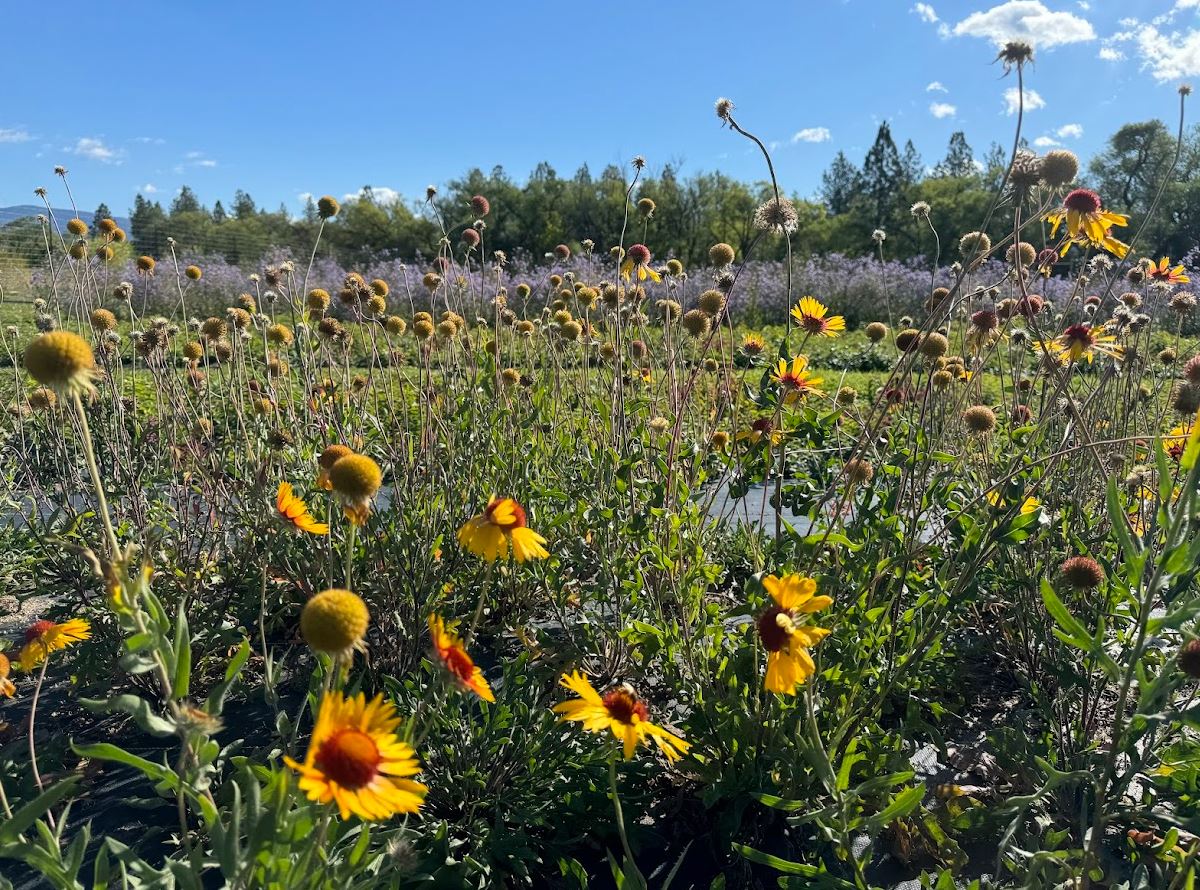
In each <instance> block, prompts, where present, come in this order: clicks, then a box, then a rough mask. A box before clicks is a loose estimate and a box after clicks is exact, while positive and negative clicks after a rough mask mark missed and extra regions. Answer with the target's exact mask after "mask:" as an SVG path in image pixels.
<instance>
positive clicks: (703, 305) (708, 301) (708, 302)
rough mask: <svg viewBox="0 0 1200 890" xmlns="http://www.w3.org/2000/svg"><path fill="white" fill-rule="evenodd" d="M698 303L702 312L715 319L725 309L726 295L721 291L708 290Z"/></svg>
mask: <svg viewBox="0 0 1200 890" xmlns="http://www.w3.org/2000/svg"><path fill="white" fill-rule="evenodd" d="M697 302H698V305H699V307H700V310H701V311H702V312H707V313H708V314H709V315H711V316H714V317H715V316H717V315H720V314H721V310H723V309H724V308H725V295H724V294H723V293H721V292H720V291H719V290H706V291H705V292H704V293H702V294H701V295H700V299H699V300H698V301H697Z"/></svg>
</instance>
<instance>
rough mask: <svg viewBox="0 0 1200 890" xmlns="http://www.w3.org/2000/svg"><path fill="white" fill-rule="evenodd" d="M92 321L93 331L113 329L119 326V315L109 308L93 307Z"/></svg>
mask: <svg viewBox="0 0 1200 890" xmlns="http://www.w3.org/2000/svg"><path fill="white" fill-rule="evenodd" d="M91 323H92V330H93V331H97V332H103V331H112V330H115V329H116V327H117V317H116V316H115V315H113V314H112V313H111V312H110V311H109V310H107V309H93V310H92V315H91Z"/></svg>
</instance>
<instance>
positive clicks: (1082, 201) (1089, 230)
mask: <svg viewBox="0 0 1200 890" xmlns="http://www.w3.org/2000/svg"><path fill="white" fill-rule="evenodd" d="M1046 221H1047V222H1049V223H1050V224H1051V225H1050V237H1051V238H1053V237H1054V236H1055V235H1056V234H1057V233H1058V229H1059V226H1061V225H1062V224H1063V222H1064V221H1065V222H1066V224H1067V237H1066V238H1064V239H1063V244H1062V247H1061V248H1059V255H1060V256H1064V255H1066V252H1067V251H1068V250H1069V249H1070V247H1071V245H1072V244H1081V245H1084V246H1087V247H1100V248H1102V249H1104V250H1107V251H1108V252H1109V253H1111V254H1114V255H1116V256H1117V257H1121V258H1123V257H1124V256H1125V254H1127V253H1128V252H1129V245H1128V244H1125V243H1123V242H1121V241H1118V240H1117V239H1116V238H1114V237H1113V234H1112V227H1113V226H1127V225H1129V218H1128V217H1127V216H1125V215H1124V214H1121V213H1112V212H1111V211H1108V210H1104V209H1103V208H1102V207H1101V203H1100V196H1099V195H1097V194H1096V193H1095V192H1093V191H1091V190H1090V189H1075V191H1073V192H1071V193H1070V194H1068V195H1067V196H1066V197H1065V198H1063V206H1062V209H1061V210H1056V211H1054V212H1053V213H1049V214H1047V215H1046Z"/></svg>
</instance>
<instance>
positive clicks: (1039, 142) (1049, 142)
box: [1033, 136, 1062, 148]
mask: <svg viewBox="0 0 1200 890" xmlns="http://www.w3.org/2000/svg"><path fill="white" fill-rule="evenodd" d="M1033 144H1034V145H1035V146H1037V147H1038V148H1053V147H1054V146H1056V145H1062V143H1061V142H1059V141H1058V140H1057V139H1051V138H1050V137H1049V136H1039V137H1038V138H1037V139H1034V140H1033Z"/></svg>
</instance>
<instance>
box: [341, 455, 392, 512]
mask: <svg viewBox="0 0 1200 890" xmlns="http://www.w3.org/2000/svg"><path fill="white" fill-rule="evenodd" d="M329 484H330V485H331V486H333V493H334V494H335V495H337V497H338V500H340V501H341V502H342V509H343V510H344V511H345V513H346V518H347V519H349V520H350V521H351V522H353V523H354V524H355V525H363V524H364V523H366V521H367V517H368V516H369V515H370V514H371V499H372V498H374V497H375V492H377V491H379V486H380V485H382V484H383V471H382V470H380V469H379V464H377V463H375V461H373V460H371V458H369V457H367V456H366V455H365V454H347V455H345V456H344V457H339V458H338V459H337V460H336V461H335V462H334V464H333V466H331V467H330V468H329Z"/></svg>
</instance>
